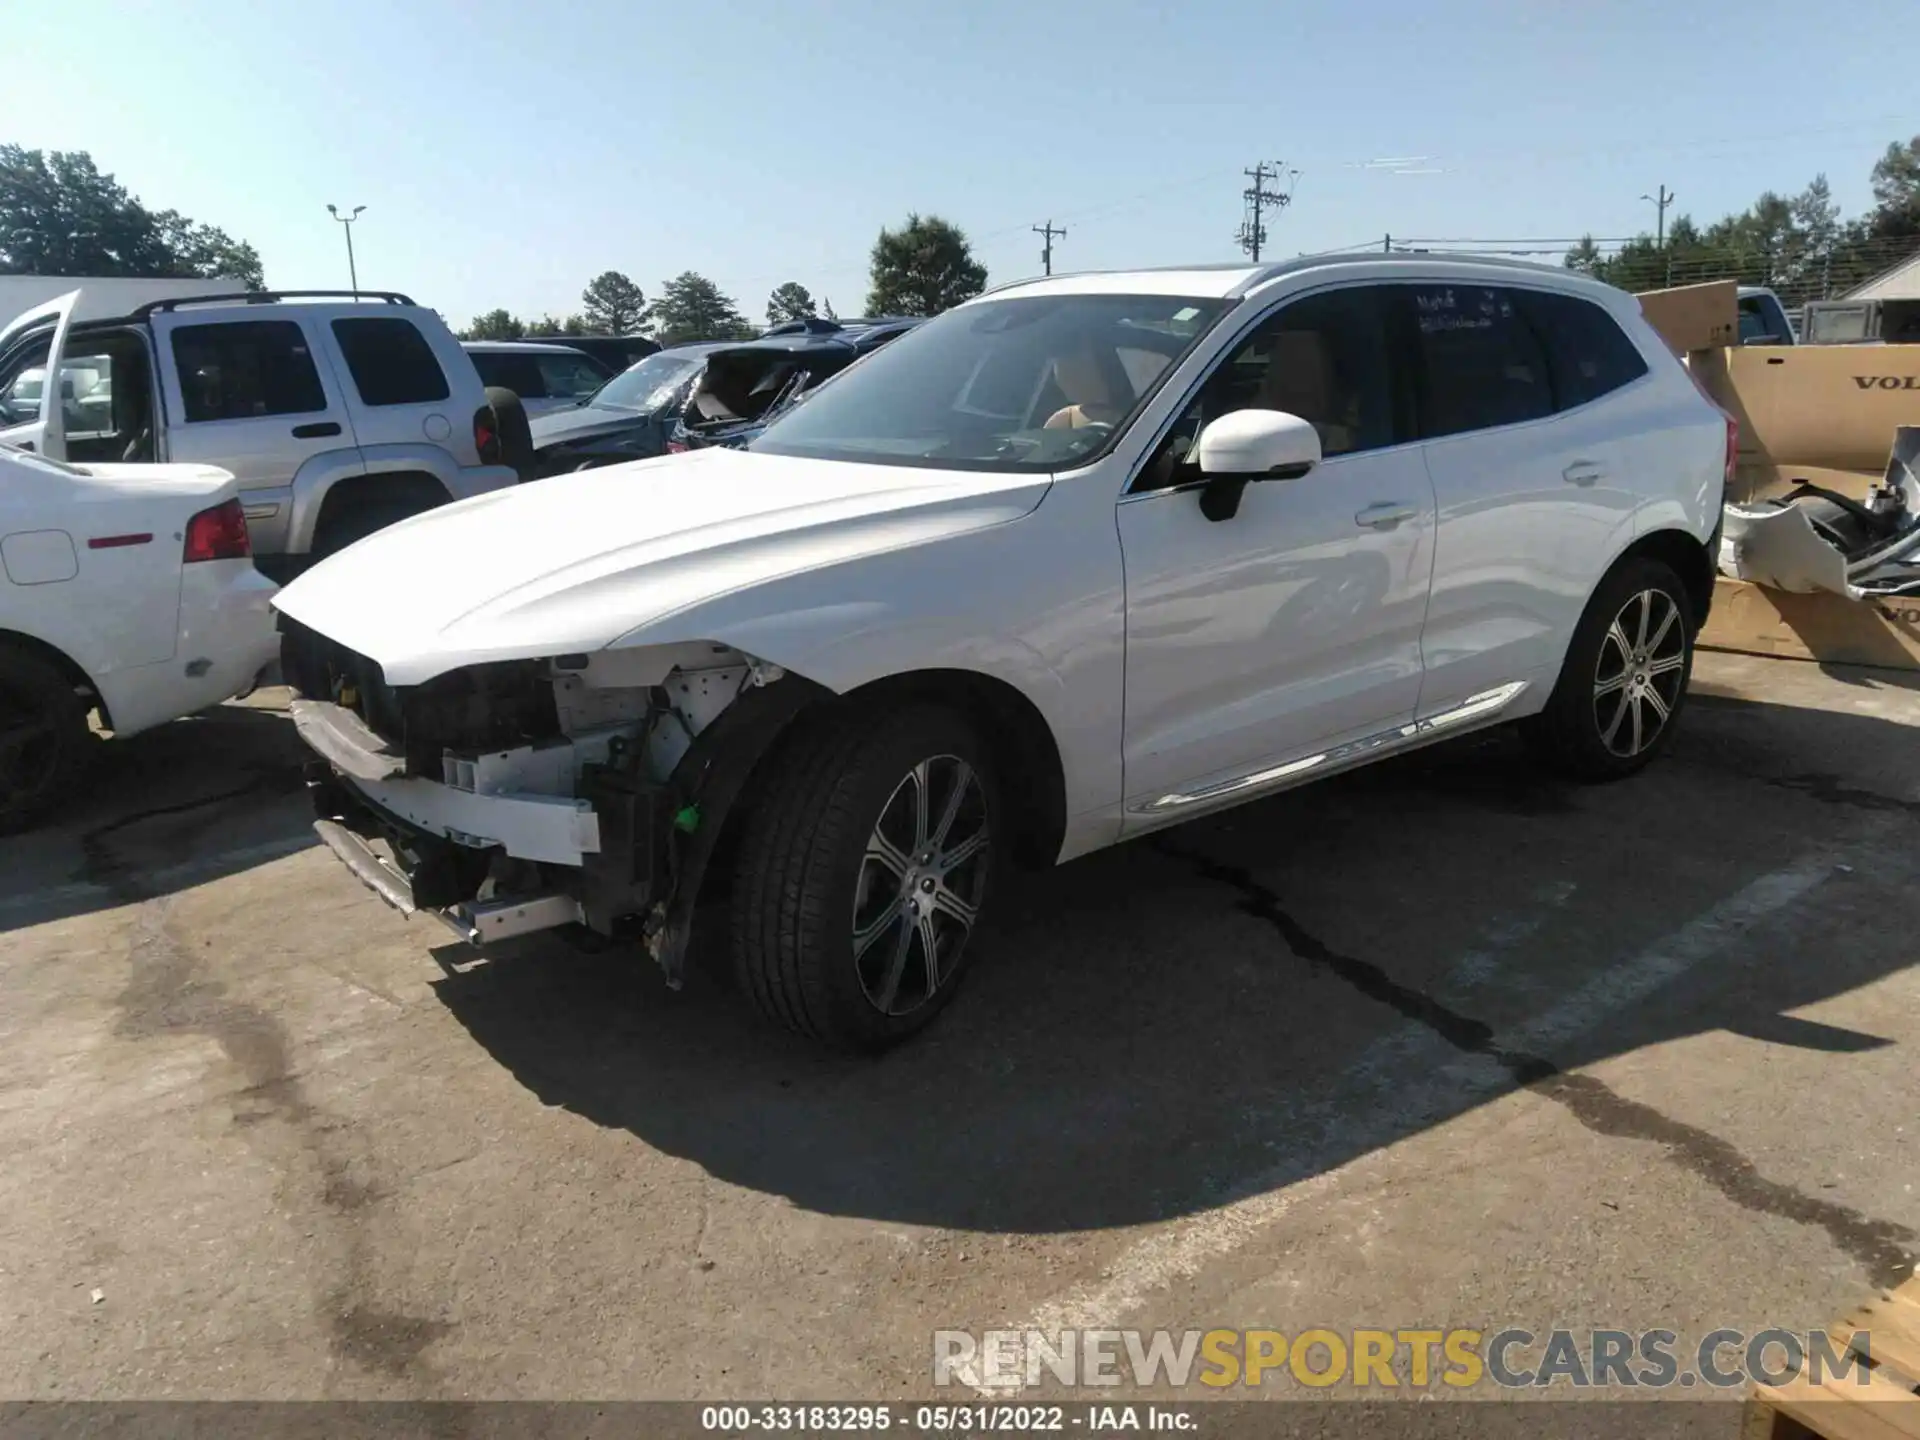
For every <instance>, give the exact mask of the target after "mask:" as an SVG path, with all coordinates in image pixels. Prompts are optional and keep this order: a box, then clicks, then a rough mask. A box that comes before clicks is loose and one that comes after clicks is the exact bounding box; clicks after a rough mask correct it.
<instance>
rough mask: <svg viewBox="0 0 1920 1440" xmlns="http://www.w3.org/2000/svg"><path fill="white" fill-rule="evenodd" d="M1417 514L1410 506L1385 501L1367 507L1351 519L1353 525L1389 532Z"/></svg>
mask: <svg viewBox="0 0 1920 1440" xmlns="http://www.w3.org/2000/svg"><path fill="white" fill-rule="evenodd" d="M1418 513H1419V512H1418V511H1417V510H1415V509H1414V508H1413V507H1412V506H1411V505H1396V504H1394V503H1393V502H1392V501H1387V502H1385V503H1383V504H1380V505H1369V506H1367V508H1366V509H1364V510H1362V511H1361V512H1360V513H1359V514H1358V515H1356V516H1354V517H1353V523H1354V524H1356V525H1359V526H1361V527H1363V528H1365V529H1368V530H1391V529H1393V527H1394V526H1396V525H1398V524H1399V523H1400V522H1401V521H1402V520H1411V519H1413V517H1414V516H1415V515H1417V514H1418Z"/></svg>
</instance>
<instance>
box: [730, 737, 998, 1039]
mask: <svg viewBox="0 0 1920 1440" xmlns="http://www.w3.org/2000/svg"><path fill="white" fill-rule="evenodd" d="M778 762H779V768H778V770H777V771H776V773H775V776H774V778H773V780H772V782H771V784H770V786H769V788H768V790H767V792H766V793H765V795H764V796H763V798H762V799H761V801H760V802H759V803H758V804H757V805H756V806H755V807H754V811H753V813H752V815H751V817H750V819H749V824H748V833H747V836H746V841H745V844H744V845H743V846H742V849H741V857H740V869H739V873H738V875H737V877H736V879H735V883H734V889H733V952H734V967H735V971H736V974H737V975H738V977H739V980H740V988H741V989H742V990H743V991H744V992H745V993H746V995H747V996H748V997H749V998H750V999H751V1000H752V1002H753V1004H754V1007H755V1008H756V1009H758V1010H759V1011H760V1012H761V1013H762V1014H764V1015H765V1016H767V1017H768V1018H769V1019H771V1020H774V1021H776V1022H777V1023H779V1024H781V1025H784V1026H786V1027H787V1028H788V1029H791V1030H795V1031H798V1032H799V1033H801V1034H803V1035H807V1036H810V1037H812V1038H814V1039H817V1040H820V1041H823V1042H825V1043H826V1044H828V1045H831V1046H833V1047H835V1048H837V1049H845V1050H866V1051H872V1050H881V1049H884V1048H886V1047H887V1046H889V1045H892V1044H895V1043H897V1042H899V1041H901V1040H904V1039H905V1038H906V1037H907V1036H909V1035H911V1034H913V1033H914V1032H915V1031H917V1030H919V1029H921V1028H922V1027H923V1026H925V1025H926V1024H927V1023H928V1022H930V1021H931V1020H932V1019H933V1018H934V1016H935V1015H937V1014H939V1012H940V1011H941V1010H942V1009H943V1008H945V1006H946V1005H947V1003H948V1002H949V1001H950V1000H951V999H952V998H953V995H954V992H955V990H956V989H957V988H958V986H959V983H960V978H961V975H962V972H963V966H964V962H965V960H966V955H967V946H968V941H969V939H970V938H971V937H972V934H973V931H974V929H975V927H976V926H977V925H978V923H979V920H980V916H981V913H982V911H983V908H984V906H985V904H986V900H987V891H988V888H989V883H990V881H991V879H992V870H993V864H994V853H995V852H994V842H995V839H996V836H995V831H994V827H995V824H996V822H997V820H998V817H999V799H998V792H997V789H996V786H995V782H994V776H993V770H992V766H991V763H990V760H989V757H988V756H987V754H986V752H985V750H984V747H983V746H982V745H981V744H980V742H979V740H978V739H977V738H976V737H975V735H974V734H973V731H972V729H971V727H970V726H968V725H967V724H966V722H965V721H964V720H963V719H962V718H961V717H960V716H958V715H956V714H954V713H953V712H952V711H949V710H946V709H944V708H940V707H935V706H914V707H912V708H909V709H904V710H900V711H896V712H893V713H891V714H887V715H883V716H880V717H878V718H875V719H872V720H868V721H866V722H864V723H860V722H856V723H853V724H850V725H840V726H835V725H831V724H827V725H816V726H812V727H809V729H807V730H806V731H804V732H802V733H801V734H799V735H797V736H796V737H794V739H793V741H792V742H791V743H790V744H789V745H788V746H786V747H785V748H784V750H783V752H782V754H781V755H780V756H779V757H778Z"/></svg>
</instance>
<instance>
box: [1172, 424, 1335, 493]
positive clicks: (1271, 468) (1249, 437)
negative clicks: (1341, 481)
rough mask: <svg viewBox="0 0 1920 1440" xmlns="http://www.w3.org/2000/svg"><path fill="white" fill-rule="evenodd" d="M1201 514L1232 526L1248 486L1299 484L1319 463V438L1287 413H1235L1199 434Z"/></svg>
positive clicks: (1310, 426)
mask: <svg viewBox="0 0 1920 1440" xmlns="http://www.w3.org/2000/svg"><path fill="white" fill-rule="evenodd" d="M1199 458H1200V473H1201V474H1202V475H1203V476H1204V477H1206V482H1207V483H1206V487H1205V488H1204V489H1203V490H1201V492H1200V513H1201V514H1203V515H1205V516H1206V517H1207V519H1209V520H1231V519H1232V518H1233V517H1234V516H1235V515H1237V514H1238V513H1239V512H1240V495H1241V492H1243V491H1244V490H1245V489H1246V487H1247V484H1248V482H1249V481H1254V480H1298V479H1299V478H1300V477H1301V476H1302V475H1305V474H1306V473H1307V472H1308V471H1309V470H1311V469H1312V468H1313V467H1314V466H1316V465H1318V464H1319V463H1320V432H1319V431H1318V430H1315V429H1314V428H1313V426H1312V425H1311V424H1309V423H1308V422H1307V421H1305V420H1302V419H1301V418H1300V417H1299V416H1298V415H1289V414H1288V413H1287V412H1286V411H1284V410H1235V411H1233V412H1232V413H1231V414H1228V415H1222V416H1221V417H1220V418H1219V419H1217V420H1214V421H1212V422H1210V423H1209V424H1208V425H1207V428H1206V429H1204V430H1202V431H1201V432H1200V457H1199Z"/></svg>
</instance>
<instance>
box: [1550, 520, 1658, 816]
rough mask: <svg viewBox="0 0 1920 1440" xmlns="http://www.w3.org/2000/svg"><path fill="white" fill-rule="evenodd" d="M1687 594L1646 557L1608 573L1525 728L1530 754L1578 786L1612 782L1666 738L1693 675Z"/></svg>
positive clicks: (1643, 762) (1644, 760) (1645, 760)
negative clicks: (1551, 686)
mask: <svg viewBox="0 0 1920 1440" xmlns="http://www.w3.org/2000/svg"><path fill="white" fill-rule="evenodd" d="M1693 631H1694V624H1693V618H1692V614H1691V609H1690V602H1689V599H1688V596H1687V591H1686V587H1685V586H1684V585H1683V584H1681V582H1680V577H1679V576H1678V575H1676V574H1674V572H1673V570H1672V568H1671V567H1670V566H1668V565H1665V564H1663V563H1661V562H1660V561H1658V560H1655V559H1652V558H1651V557H1648V556H1640V557H1637V558H1635V559H1632V560H1629V561H1627V562H1626V563H1625V564H1623V565H1621V566H1619V567H1617V568H1616V569H1615V570H1613V571H1612V572H1611V573H1610V574H1609V575H1608V576H1607V577H1606V579H1605V580H1603V581H1602V582H1601V583H1600V588H1599V589H1598V590H1596V591H1595V592H1594V596H1593V599H1592V600H1591V601H1590V602H1589V603H1588V605H1587V609H1586V613H1585V614H1584V615H1582V616H1581V617H1580V623H1579V625H1578V626H1577V627H1576V628H1575V630H1574V633H1573V640H1572V643H1571V644H1570V645H1569V646H1568V647H1567V658H1566V662H1565V664H1564V665H1563V666H1562V667H1561V671H1560V679H1559V682H1558V683H1557V684H1556V685H1555V686H1554V691H1553V697H1552V698H1551V699H1550V700H1549V701H1548V702H1547V708H1546V709H1545V710H1543V711H1542V712H1541V713H1540V714H1539V715H1536V716H1534V717H1533V718H1532V719H1530V720H1529V721H1527V723H1526V731H1525V733H1526V736H1527V739H1528V741H1529V743H1530V745H1531V747H1532V749H1533V750H1534V752H1535V753H1536V754H1537V755H1538V756H1539V757H1540V758H1541V759H1542V760H1544V761H1545V762H1546V763H1548V764H1549V765H1551V766H1552V767H1553V768H1554V769H1556V770H1559V771H1560V772H1561V773H1563V774H1565V775H1567V776H1569V777H1571V778H1573V779H1576V780H1617V779H1620V778H1622V777H1624V776H1627V775H1631V774H1633V773H1635V772H1636V771H1638V770H1640V769H1642V768H1644V767H1645V766H1646V765H1647V763H1648V762H1649V761H1651V760H1652V759H1653V758H1654V757H1655V756H1656V755H1658V754H1659V753H1660V751H1661V750H1663V749H1664V748H1665V747H1666V745H1667V742H1668V741H1669V740H1671V739H1672V737H1673V730H1674V726H1675V724H1676V723H1677V722H1678V721H1679V719H1680V711H1681V708H1682V707H1683V706H1684V705H1685V703H1686V698H1687V682H1688V680H1689V679H1690V678H1691V676H1692V674H1693Z"/></svg>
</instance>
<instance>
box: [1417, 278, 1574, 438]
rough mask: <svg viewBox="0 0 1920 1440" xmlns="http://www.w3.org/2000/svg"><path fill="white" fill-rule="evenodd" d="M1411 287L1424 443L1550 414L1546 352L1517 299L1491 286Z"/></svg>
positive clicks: (1550, 383) (1515, 423)
mask: <svg viewBox="0 0 1920 1440" xmlns="http://www.w3.org/2000/svg"><path fill="white" fill-rule="evenodd" d="M1409 288H1410V290H1411V292H1412V299H1413V318H1414V327H1415V333H1416V337H1417V342H1418V347H1419V357H1420V363H1421V368H1422V371H1423V372H1424V375H1425V380H1426V385H1425V403H1424V406H1423V412H1422V413H1423V425H1422V428H1423V430H1424V432H1425V433H1426V434H1427V435H1428V436H1429V437H1438V436H1441V435H1458V434H1461V433H1462V432H1464V431H1468V430H1487V429H1491V428H1493V427H1494V426H1497V425H1517V424H1519V423H1520V422H1521V421H1524V420H1538V419H1541V418H1542V417H1544V416H1547V415H1551V414H1552V413H1553V383H1552V380H1551V378H1550V376H1549V374H1548V371H1547V357H1546V352H1545V350H1544V349H1543V347H1542V346H1541V344H1540V340H1539V337H1538V336H1537V335H1536V334H1535V333H1534V329H1533V326H1532V325H1531V324H1530V323H1529V322H1528V319H1527V314H1526V310H1525V307H1524V306H1523V304H1522V297H1521V296H1520V295H1519V294H1518V293H1516V292H1515V291H1512V290H1509V289H1506V288H1505V287H1504V286H1493V285H1455V284H1445V285H1415V286H1411V287H1409Z"/></svg>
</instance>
